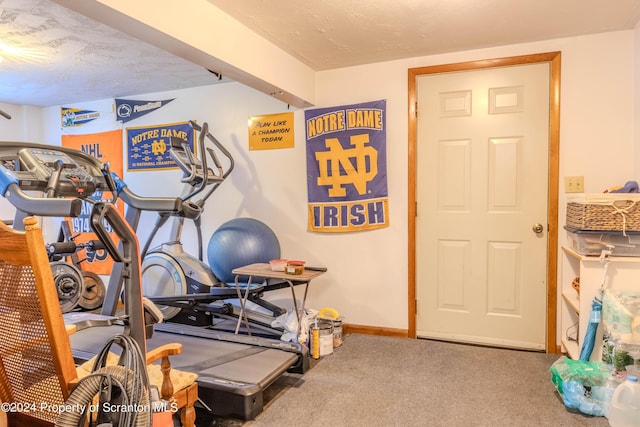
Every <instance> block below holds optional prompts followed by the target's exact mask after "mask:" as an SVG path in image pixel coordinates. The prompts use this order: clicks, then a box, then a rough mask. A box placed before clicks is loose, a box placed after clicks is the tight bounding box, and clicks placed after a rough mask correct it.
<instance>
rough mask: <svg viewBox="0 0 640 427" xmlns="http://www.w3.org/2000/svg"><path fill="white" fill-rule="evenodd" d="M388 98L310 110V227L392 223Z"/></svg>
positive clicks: (347, 228)
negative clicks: (388, 177) (388, 192)
mask: <svg viewBox="0 0 640 427" xmlns="http://www.w3.org/2000/svg"><path fill="white" fill-rule="evenodd" d="M385 114H386V101H384V100H383V101H374V102H369V103H363V104H356V105H349V106H342V107H334V108H322V109H316V110H307V111H305V123H306V131H307V189H308V195H309V206H308V211H309V220H308V227H307V228H308V229H309V230H310V231H318V232H324V233H336V232H350V231H361V230H372V229H377V228H382V227H388V226H389V207H388V195H387V172H386V134H385V126H384V123H385Z"/></svg>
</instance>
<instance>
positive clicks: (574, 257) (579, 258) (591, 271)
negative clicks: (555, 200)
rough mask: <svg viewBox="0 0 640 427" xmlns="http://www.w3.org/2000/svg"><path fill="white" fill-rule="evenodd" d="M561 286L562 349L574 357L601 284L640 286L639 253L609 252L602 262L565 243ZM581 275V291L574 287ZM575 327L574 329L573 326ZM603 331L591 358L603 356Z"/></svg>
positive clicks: (577, 353) (619, 287) (597, 337)
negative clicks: (612, 253) (626, 254)
mask: <svg viewBox="0 0 640 427" xmlns="http://www.w3.org/2000/svg"><path fill="white" fill-rule="evenodd" d="M562 255H563V256H562V271H561V275H560V279H559V284H561V286H562V287H561V289H560V296H561V298H560V301H559V303H560V307H559V311H560V316H561V319H560V328H559V331H561V332H560V333H561V334H562V335H561V337H560V339H561V343H562V348H563V351H565V352H566V353H567V355H568V356H569V357H570V358H572V359H578V358H579V357H580V346H581V343H582V342H583V341H584V334H585V332H586V331H587V329H588V326H589V314H590V312H591V305H592V303H593V299H594V297H595V296H596V294H597V293H598V292H599V291H600V288H601V286H603V285H604V286H605V288H606V289H638V288H639V285H638V284H639V283H640V257H633V256H609V257H607V262H606V263H605V262H601V260H600V257H599V256H590V255H582V254H580V253H578V252H576V251H575V250H574V249H572V248H569V247H565V246H563V247H562ZM605 265H607V267H606V268H605ZM576 277H579V278H580V291H579V292H578V291H576V289H574V288H573V286H572V282H573V280H574V279H575V278H576ZM574 328H575V329H574ZM567 331H571V332H572V338H573V332H574V331H575V338H576V339H577V341H574V340H569V338H568V337H567V335H566V334H567ZM601 357H602V331H601V330H599V332H597V336H596V339H595V343H594V349H593V351H592V353H591V360H592V361H596V360H601Z"/></svg>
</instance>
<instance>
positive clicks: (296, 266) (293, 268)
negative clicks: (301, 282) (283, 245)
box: [284, 261, 305, 274]
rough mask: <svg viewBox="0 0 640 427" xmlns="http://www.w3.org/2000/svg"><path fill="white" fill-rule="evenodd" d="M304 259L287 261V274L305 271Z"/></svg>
mask: <svg viewBox="0 0 640 427" xmlns="http://www.w3.org/2000/svg"><path fill="white" fill-rule="evenodd" d="M304 265H305V262H304V261H287V266H286V267H285V270H284V272H285V273H287V274H302V273H303V272H304Z"/></svg>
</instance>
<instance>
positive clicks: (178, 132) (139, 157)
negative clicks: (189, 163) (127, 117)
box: [127, 122, 195, 171]
mask: <svg viewBox="0 0 640 427" xmlns="http://www.w3.org/2000/svg"><path fill="white" fill-rule="evenodd" d="M194 137H195V135H194V130H193V127H192V126H191V125H190V124H189V123H188V122H183V123H174V124H168V125H156V126H151V127H149V126H144V127H135V128H127V170H128V171H143V170H161V169H173V168H176V167H178V166H177V165H176V162H174V161H173V159H172V158H171V155H170V153H169V150H170V149H171V143H172V140H173V141H174V142H177V143H183V142H186V143H187V144H189V147H190V148H191V151H192V152H194Z"/></svg>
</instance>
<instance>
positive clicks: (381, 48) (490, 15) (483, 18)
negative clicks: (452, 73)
mask: <svg viewBox="0 0 640 427" xmlns="http://www.w3.org/2000/svg"><path fill="white" fill-rule="evenodd" d="M78 1H84V0H78ZM132 1H135V0H132ZM165 1H183V2H185V4H187V5H188V1H209V2H211V3H212V4H213V5H215V6H216V7H218V8H219V9H221V10H223V11H224V12H226V13H227V14H229V15H230V16H232V17H234V18H236V19H237V20H238V21H240V22H241V23H243V24H244V25H245V26H247V27H248V28H250V29H251V30H253V31H254V32H256V33H257V34H259V35H261V36H262V37H264V38H265V39H268V40H269V41H271V42H273V43H274V44H276V45H278V46H280V47H281V48H282V49H283V50H285V51H287V52H289V53H290V54H291V55H292V56H294V57H296V58H298V59H300V60H301V61H302V62H304V63H306V64H308V65H309V66H310V67H311V68H313V69H315V70H326V69H332V68H340V67H346V66H351V65H358V64H364V63H374V62H380V61H389V60H394V59H402V58H408V57H416V56H425V55H432V54H438V53H445V52H453V51H462V50H469V49H477V48H483V47H491V46H498V45H505V44H511V43H522V42H529V41H537V40H544V39H552V38H558V37H567V36H576V35H583V34H591V33H599V32H607V31H617V30H624V29H631V28H634V26H635V25H636V24H637V22H638V20H639V19H640V0H613V1H612V0H588V1H585V0H482V1H480V0H322V1H314V2H304V1H300V0H277V1H268V0H188V1H185V0H165ZM161 4H162V3H161V2H158V5H159V6H158V7H160V5H161ZM0 55H2V56H3V57H4V61H3V62H2V63H0V102H7V103H11V104H18V105H23V104H24V105H35V106H51V105H61V104H68V103H71V102H83V101H90V100H96V99H106V98H113V97H120V96H134V95H137V94H143V93H151V92H158V91H164V90H172V89H180V88H186V87H196V86H202V85H208V84H213V83H217V82H218V80H217V77H216V76H214V75H213V74H211V73H209V72H208V71H207V70H206V69H204V68H203V67H200V66H198V65H196V64H193V63H191V62H188V61H186V60H184V59H181V58H179V57H176V56H174V55H171V54H168V53H167V52H165V51H163V50H162V49H160V48H159V47H156V46H152V45H150V44H147V43H143V42H141V41H139V40H136V39H133V38H132V37H130V36H128V35H125V34H123V33H121V32H119V31H116V30H114V29H113V28H111V27H108V26H106V25H103V24H101V23H99V22H95V21H93V20H91V19H89V18H87V17H84V16H82V15H79V14H78V13H76V12H73V11H71V10H68V9H66V8H64V7H62V6H60V5H58V4H56V3H54V2H52V1H51V0H0Z"/></svg>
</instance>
